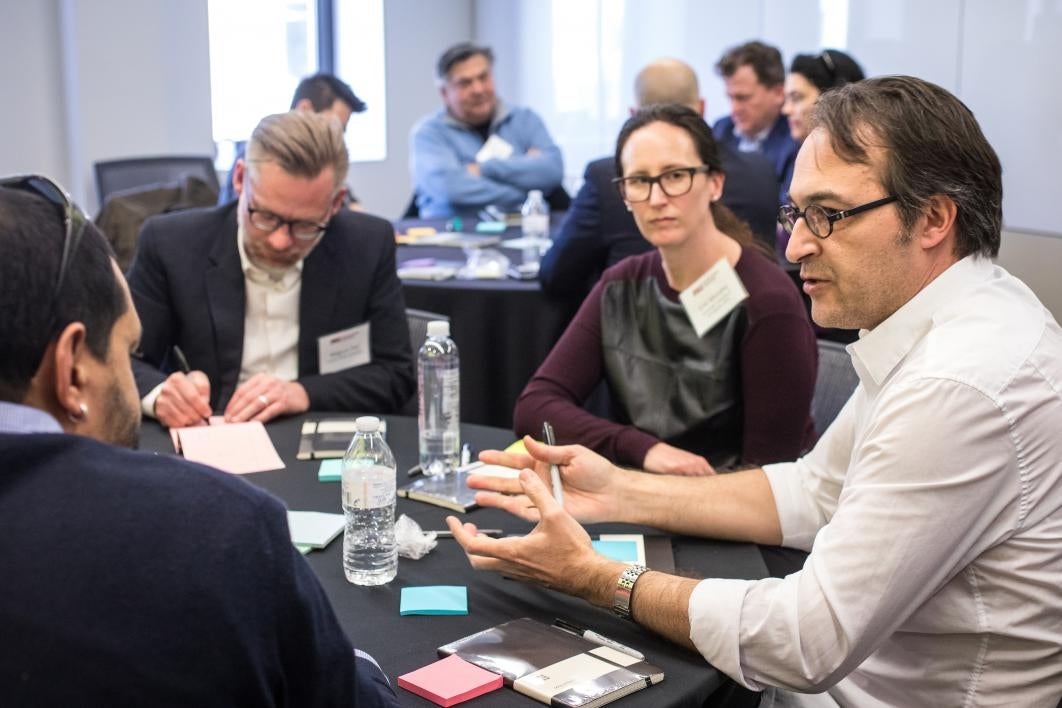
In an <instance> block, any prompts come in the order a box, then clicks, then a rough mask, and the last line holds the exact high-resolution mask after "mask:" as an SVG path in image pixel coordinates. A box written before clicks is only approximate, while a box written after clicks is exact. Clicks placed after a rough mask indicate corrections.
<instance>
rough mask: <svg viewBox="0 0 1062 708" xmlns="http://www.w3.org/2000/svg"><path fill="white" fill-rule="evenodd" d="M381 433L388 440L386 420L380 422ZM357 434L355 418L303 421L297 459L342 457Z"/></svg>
mask: <svg viewBox="0 0 1062 708" xmlns="http://www.w3.org/2000/svg"><path fill="white" fill-rule="evenodd" d="M379 431H380V434H381V435H383V436H384V438H385V439H386V438H387V421H386V420H381V421H380V428H379ZM356 432H357V428H356V426H355V424H354V418H332V419H329V420H306V421H303V423H302V430H301V431H300V434H299V451H298V452H297V453H296V454H295V458H296V459H299V460H323V459H325V458H329V457H342V456H343V455H345V454H346V452H347V448H348V447H350V441H351V440H352V439H353V438H354V433H356Z"/></svg>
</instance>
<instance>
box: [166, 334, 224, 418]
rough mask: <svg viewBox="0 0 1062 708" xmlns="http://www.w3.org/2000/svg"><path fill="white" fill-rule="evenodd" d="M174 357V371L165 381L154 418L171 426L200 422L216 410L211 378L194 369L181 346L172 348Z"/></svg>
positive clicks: (172, 358)
mask: <svg viewBox="0 0 1062 708" xmlns="http://www.w3.org/2000/svg"><path fill="white" fill-rule="evenodd" d="M171 360H172V362H173V368H174V369H175V371H174V372H173V373H172V374H170V376H169V377H168V378H167V379H166V380H165V381H163V382H162V388H161V389H160V390H159V395H158V397H157V398H156V399H155V417H156V418H158V419H159V422H160V423H162V424H163V425H165V426H167V427H169V428H179V427H182V426H186V425H199V424H200V423H202V422H204V421H206V420H207V419H208V418H209V417H210V415H211V414H212V413H213V411H212V410H211V409H210V380H209V379H208V378H207V377H206V374H204V373H203V372H202V371H192V370H191V367H190V366H189V365H188V358H187V357H185V355H184V352H183V351H181V348H180V347H177V346H175V347H173V350H172V357H171Z"/></svg>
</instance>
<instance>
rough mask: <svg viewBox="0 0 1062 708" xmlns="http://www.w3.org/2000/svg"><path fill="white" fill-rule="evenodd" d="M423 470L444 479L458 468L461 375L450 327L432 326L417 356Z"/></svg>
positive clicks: (441, 323)
mask: <svg viewBox="0 0 1062 708" xmlns="http://www.w3.org/2000/svg"><path fill="white" fill-rule="evenodd" d="M417 391H418V392H419V404H420V405H419V411H418V418H417V423H418V427H419V430H420V468H421V471H423V472H424V474H427V475H443V474H446V473H447V472H449V471H451V470H453V469H454V468H455V467H457V464H458V456H459V453H460V450H461V372H460V363H459V359H458V356H457V345H456V344H454V340H452V339H450V323H449V322H445V321H442V320H434V321H432V322H429V323H428V338H427V340H425V342H424V346H422V347H421V348H420V352H419V353H418V354H417Z"/></svg>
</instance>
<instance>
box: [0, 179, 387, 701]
mask: <svg viewBox="0 0 1062 708" xmlns="http://www.w3.org/2000/svg"><path fill="white" fill-rule="evenodd" d="M0 247H2V248H3V252H4V254H5V257H4V258H3V259H0V310H2V311H3V313H4V315H3V317H0V470H2V471H3V483H2V484H0V530H2V534H3V543H0V567H3V568H4V581H3V582H2V583H0V627H3V631H2V635H3V637H2V640H0V686H2V687H3V688H2V689H0V691H2V694H3V700H2V702H3V703H4V704H5V705H19V706H22V705H25V706H31V705H32V706H40V705H101V706H103V705H105V706H142V705H150V706H252V705H291V706H323V705H330V706H340V705H343V706H353V705H357V706H396V705H398V702H397V699H396V698H395V695H394V692H393V691H392V690H391V688H390V686H388V684H387V680H386V678H385V677H384V676H383V674H382V673H381V672H380V670H379V668H378V667H377V666H376V665H375V663H374V662H373V661H372V660H371V659H369V658H368V657H367V656H366V655H364V654H360V653H356V652H355V650H354V649H353V648H352V647H351V645H350V642H349V641H348V640H347V638H346V637H345V636H344V634H343V630H342V629H341V628H340V627H339V624H338V623H337V621H336V617H335V614H334V613H333V611H332V607H331V605H330V604H329V602H328V598H327V597H326V596H325V593H324V590H323V589H322V588H321V586H320V584H319V583H318V581H317V578H316V577H315V576H314V574H313V571H311V570H310V567H309V566H308V565H307V563H306V561H305V559H303V558H302V556H301V555H300V554H299V553H298V552H297V551H296V550H295V548H294V547H293V546H292V544H291V539H290V536H289V532H288V526H287V522H286V519H285V511H284V508H283V506H282V505H281V504H280V502H278V501H277V500H276V499H274V498H273V497H271V496H270V495H268V494H266V493H265V492H263V491H261V490H259V489H257V488H255V487H252V486H251V485H249V484H247V483H246V482H244V481H243V480H241V479H237V478H236V477H233V476H231V475H226V474H224V473H222V472H218V471H217V470H213V469H210V468H208V467H203V466H201V465H196V464H193V463H190V462H186V461H184V460H180V459H176V458H173V457H168V456H158V455H149V454H144V453H139V452H133V451H130V450H126V449H122V448H124V447H131V446H133V445H135V444H136V441H137V433H138V430H139V426H140V411H139V401H138V396H137V392H136V386H135V385H134V383H133V374H132V371H131V370H130V366H129V363H130V357H131V356H132V352H133V351H135V349H136V347H137V343H138V340H139V338H140V321H139V320H138V319H137V315H136V310H135V309H133V303H132V301H131V300H130V297H129V289H128V288H127V287H126V284H125V281H124V280H123V278H122V275H121V273H120V272H119V270H118V266H117V264H116V263H115V261H114V259H113V257H112V256H111V254H110V252H109V248H108V246H107V243H106V241H105V240H104V238H103V237H102V236H101V235H100V233H99V232H98V231H97V230H96V228H95V227H94V226H92V225H91V224H88V223H86V219H85V218H84V216H83V215H82V214H81V213H80V211H79V210H78V209H77V207H76V206H74V205H72V204H71V203H70V201H69V199H67V198H66V197H65V195H64V194H63V193H62V192H61V190H59V188H58V187H56V186H55V185H54V184H53V183H51V182H49V181H48V180H46V179H44V178H42V177H22V178H8V179H2V180H0ZM28 264H32V267H28ZM118 446H121V447H118Z"/></svg>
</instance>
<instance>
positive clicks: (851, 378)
mask: <svg viewBox="0 0 1062 708" xmlns="http://www.w3.org/2000/svg"><path fill="white" fill-rule="evenodd" d="M857 385H859V376H858V375H857V374H856V371H855V368H853V366H852V358H851V357H850V356H849V355H848V352H847V351H846V350H845V348H844V345H843V344H839V343H838V342H830V341H827V340H824V339H820V340H819V374H818V377H817V378H816V379H815V393H814V395H813V396H812V399H811V417H812V419H814V421H815V430H816V431H818V433H819V435H822V433H823V432H824V431H825V430H826V428H828V427H829V425H830V423H832V422H833V419H834V418H836V417H837V414H838V413H840V412H841V409H842V408H844V404H845V403H847V402H848V399H849V398H850V397H851V395H852V392H853V391H855V389H856V386H857Z"/></svg>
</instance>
